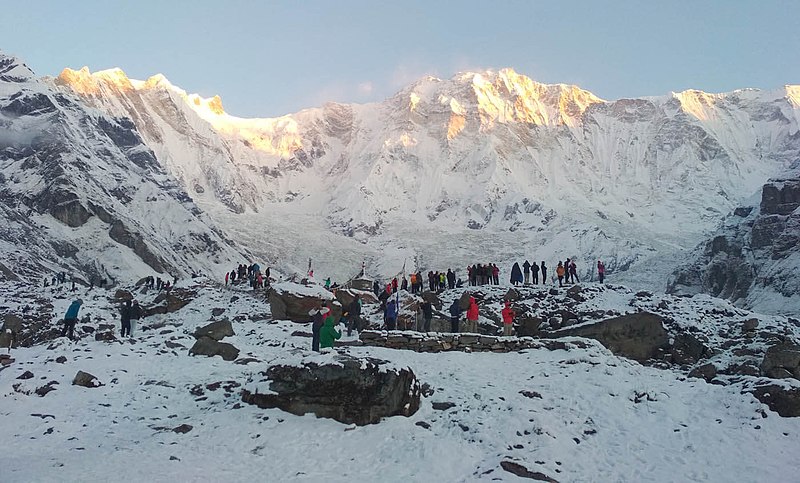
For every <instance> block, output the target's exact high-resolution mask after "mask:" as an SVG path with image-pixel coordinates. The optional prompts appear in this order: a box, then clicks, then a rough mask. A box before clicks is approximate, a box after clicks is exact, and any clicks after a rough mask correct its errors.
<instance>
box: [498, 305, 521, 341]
mask: <svg viewBox="0 0 800 483" xmlns="http://www.w3.org/2000/svg"><path fill="white" fill-rule="evenodd" d="M500 314H501V315H502V316H503V335H505V336H509V335H511V329H512V328H513V327H514V317H515V316H516V315H517V314H516V313H515V312H514V309H512V308H511V302H509V301H506V306H505V307H504V308H503V310H501V311H500Z"/></svg>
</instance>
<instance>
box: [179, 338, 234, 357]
mask: <svg viewBox="0 0 800 483" xmlns="http://www.w3.org/2000/svg"><path fill="white" fill-rule="evenodd" d="M189 355H190V356H208V357H213V356H220V357H222V359H224V360H226V361H233V360H236V358H237V357H239V349H237V348H236V347H234V346H233V345H232V344H228V343H227V342H219V341H216V340H214V339H212V338H210V337H200V338H199V339H197V342H195V343H194V345H193V346H192V348H191V349H189Z"/></svg>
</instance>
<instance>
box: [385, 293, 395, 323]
mask: <svg viewBox="0 0 800 483" xmlns="http://www.w3.org/2000/svg"><path fill="white" fill-rule="evenodd" d="M396 328H397V301H396V300H393V299H392V300H389V301H388V302H387V303H386V330H395V329H396Z"/></svg>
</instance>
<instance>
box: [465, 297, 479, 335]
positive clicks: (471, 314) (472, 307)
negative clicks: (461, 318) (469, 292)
mask: <svg viewBox="0 0 800 483" xmlns="http://www.w3.org/2000/svg"><path fill="white" fill-rule="evenodd" d="M467 332H472V333H473V334H477V333H478V302H476V301H475V297H470V298H469V308H468V309H467Z"/></svg>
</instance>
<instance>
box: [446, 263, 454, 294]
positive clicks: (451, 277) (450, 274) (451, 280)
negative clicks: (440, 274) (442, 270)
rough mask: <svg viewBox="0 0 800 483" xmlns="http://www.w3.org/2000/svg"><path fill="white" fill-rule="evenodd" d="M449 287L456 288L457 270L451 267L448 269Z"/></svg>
mask: <svg viewBox="0 0 800 483" xmlns="http://www.w3.org/2000/svg"><path fill="white" fill-rule="evenodd" d="M447 288H449V289H450V290H453V289H454V288H456V272H454V271H453V270H452V269H450V268H448V269H447Z"/></svg>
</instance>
